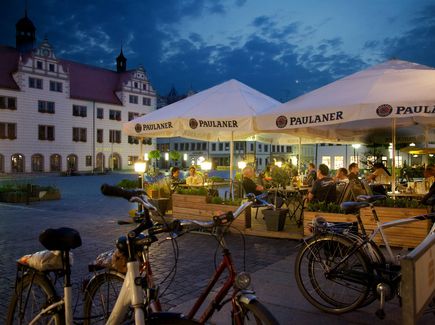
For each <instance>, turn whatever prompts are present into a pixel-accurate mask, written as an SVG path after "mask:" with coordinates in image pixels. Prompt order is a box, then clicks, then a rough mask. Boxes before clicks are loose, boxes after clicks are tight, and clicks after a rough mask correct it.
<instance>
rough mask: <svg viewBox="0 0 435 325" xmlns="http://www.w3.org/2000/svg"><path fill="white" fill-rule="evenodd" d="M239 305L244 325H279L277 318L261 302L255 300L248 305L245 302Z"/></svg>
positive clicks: (234, 322)
mask: <svg viewBox="0 0 435 325" xmlns="http://www.w3.org/2000/svg"><path fill="white" fill-rule="evenodd" d="M239 304H240V306H241V313H242V316H243V322H242V324H257V325H260V324H265V325H266V324H268V325H275V324H276V325H278V324H279V322H278V321H277V320H276V318H275V316H273V314H272V313H271V312H270V311H269V310H268V309H267V308H266V307H265V306H264V305H263V304H262V303H261V302H259V301H257V300H254V301H251V302H250V303H248V304H247V303H243V302H239ZM236 323H237V322H236V321H235V319H233V324H236Z"/></svg>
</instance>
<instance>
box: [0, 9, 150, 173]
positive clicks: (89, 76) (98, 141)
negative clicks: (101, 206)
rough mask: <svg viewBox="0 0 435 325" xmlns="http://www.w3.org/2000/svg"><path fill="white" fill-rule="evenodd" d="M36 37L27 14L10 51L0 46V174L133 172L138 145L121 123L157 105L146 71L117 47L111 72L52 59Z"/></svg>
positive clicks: (50, 51)
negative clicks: (132, 64)
mask: <svg viewBox="0 0 435 325" xmlns="http://www.w3.org/2000/svg"><path fill="white" fill-rule="evenodd" d="M35 32H36V28H35V27H34V25H33V23H32V22H31V20H30V19H29V18H28V17H27V12H26V14H25V17H23V18H22V19H20V20H19V21H18V22H17V24H16V46H15V47H10V46H2V45H0V173H17V172H18V173H20V172H60V171H94V170H97V171H99V170H104V169H107V168H108V169H128V168H133V166H132V163H133V162H134V161H135V160H136V159H138V157H137V156H138V155H139V151H140V150H139V143H138V141H137V140H136V139H133V138H131V137H128V136H127V135H124V134H122V132H121V126H122V123H123V122H126V121H129V120H131V119H133V118H135V117H138V116H140V115H143V114H146V113H149V112H151V111H153V110H155V108H156V93H155V91H154V89H153V87H152V86H151V84H150V82H149V80H148V77H147V75H146V72H145V70H144V69H143V68H142V67H138V68H136V69H132V70H127V69H126V68H127V65H126V63H127V59H126V58H125V57H124V55H123V53H122V49H121V53H120V55H119V56H118V57H117V58H116V63H117V69H116V71H112V70H107V69H102V68H98V67H94V66H89V65H85V64H81V63H77V62H73V61H68V60H63V59H60V58H57V57H56V55H55V52H54V50H53V48H52V46H51V45H50V43H49V42H48V40H47V39H45V40H44V41H43V42H42V43H41V44H40V45H39V46H37V47H35V39H36V38H35ZM153 147H154V146H153ZM145 148H146V147H145ZM150 148H151V146H150ZM148 150H150V149H148Z"/></svg>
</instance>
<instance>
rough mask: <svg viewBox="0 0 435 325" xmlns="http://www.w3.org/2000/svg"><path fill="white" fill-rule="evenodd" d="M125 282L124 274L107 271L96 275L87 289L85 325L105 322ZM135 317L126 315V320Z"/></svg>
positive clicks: (84, 303)
mask: <svg viewBox="0 0 435 325" xmlns="http://www.w3.org/2000/svg"><path fill="white" fill-rule="evenodd" d="M123 282H124V275H123V274H121V273H118V272H114V271H106V272H103V273H99V274H97V275H95V276H94V277H93V278H92V279H91V280H90V281H89V283H88V285H87V286H86V289H85V297H84V302H83V325H91V324H92V325H96V324H105V323H106V321H107V319H108V318H109V316H110V313H111V312H112V308H113V306H114V305H115V303H116V299H117V298H118V294H119V292H120V291H121V287H122V284H123ZM131 317H134V316H133V315H132V314H131V315H126V318H125V320H128V319H129V318H131Z"/></svg>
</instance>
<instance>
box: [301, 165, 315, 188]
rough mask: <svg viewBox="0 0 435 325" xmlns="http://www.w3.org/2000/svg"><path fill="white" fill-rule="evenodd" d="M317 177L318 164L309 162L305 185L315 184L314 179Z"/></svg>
mask: <svg viewBox="0 0 435 325" xmlns="http://www.w3.org/2000/svg"><path fill="white" fill-rule="evenodd" d="M316 178H317V172H316V165H314V164H313V163H309V164H308V173H307V178H306V179H305V180H304V185H307V186H313V183H314V181H315V180H316Z"/></svg>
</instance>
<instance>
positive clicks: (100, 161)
mask: <svg viewBox="0 0 435 325" xmlns="http://www.w3.org/2000/svg"><path fill="white" fill-rule="evenodd" d="M95 168H96V170H97V171H104V169H105V168H106V157H105V156H104V154H103V153H102V152H99V153H97V157H96V164H95Z"/></svg>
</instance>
